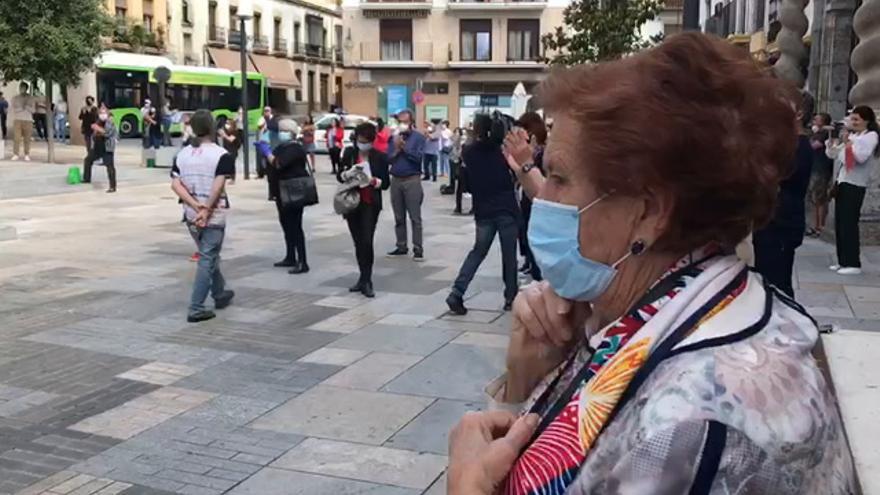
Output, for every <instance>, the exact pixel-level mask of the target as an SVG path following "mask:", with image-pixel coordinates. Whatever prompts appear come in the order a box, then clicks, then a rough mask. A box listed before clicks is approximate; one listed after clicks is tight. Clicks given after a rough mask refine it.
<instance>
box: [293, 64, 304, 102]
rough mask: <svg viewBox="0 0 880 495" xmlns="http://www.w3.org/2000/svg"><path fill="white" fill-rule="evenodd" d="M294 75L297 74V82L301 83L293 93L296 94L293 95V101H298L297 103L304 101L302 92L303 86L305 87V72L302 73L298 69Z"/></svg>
mask: <svg viewBox="0 0 880 495" xmlns="http://www.w3.org/2000/svg"><path fill="white" fill-rule="evenodd" d="M294 74H296V80H297V81H299V87H298V88H296V90H295V91H294V92H293V93H294V94H293V99H294V100H296V101H302V100H303V90H302V85H303V80H302V78H303V71H301V70H299V69H296V71H295V72H294Z"/></svg>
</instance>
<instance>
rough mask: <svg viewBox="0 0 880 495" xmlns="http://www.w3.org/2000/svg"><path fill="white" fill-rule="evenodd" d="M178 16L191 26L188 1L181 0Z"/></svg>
mask: <svg viewBox="0 0 880 495" xmlns="http://www.w3.org/2000/svg"><path fill="white" fill-rule="evenodd" d="M180 18H181V20H182V21H183V23H184V24H185V25H187V26H192V19H190V17H189V2H187V1H186V0H183V4H182V5H181V7H180Z"/></svg>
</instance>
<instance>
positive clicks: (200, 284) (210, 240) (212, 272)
mask: <svg viewBox="0 0 880 495" xmlns="http://www.w3.org/2000/svg"><path fill="white" fill-rule="evenodd" d="M186 225H187V228H188V229H189V233H190V235H192V238H193V240H194V241H196V245H197V246H198V247H199V263H198V265H197V266H196V279H195V282H193V290H192V298H191V299H190V303H189V313H190V314H193V313H197V312H199V311H204V310H205V299H207V298H208V293H209V292H210V293H211V296H212V297H213V298H214V299H217V296H219V295H220V294H222V293H223V291H224V290H225V289H226V281H225V280H224V279H223V274H222V273H220V249H221V248H222V247H223V236H224V235H225V233H226V228H225V227H207V228H204V229H200V228H198V227H196V226H195V225H193V224H191V223H188V222H187V224H186Z"/></svg>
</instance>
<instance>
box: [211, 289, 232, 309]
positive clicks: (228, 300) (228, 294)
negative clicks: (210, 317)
mask: <svg viewBox="0 0 880 495" xmlns="http://www.w3.org/2000/svg"><path fill="white" fill-rule="evenodd" d="M233 297H235V291H231V290H224V291H223V292H221V293H220V295H219V296H217V297H215V298H214V309H223V308H226V307H228V306H229V305H230V304H232V298H233Z"/></svg>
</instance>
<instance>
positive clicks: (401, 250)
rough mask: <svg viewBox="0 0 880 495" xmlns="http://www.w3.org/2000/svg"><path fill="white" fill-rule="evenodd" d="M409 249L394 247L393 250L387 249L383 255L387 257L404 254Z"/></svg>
mask: <svg viewBox="0 0 880 495" xmlns="http://www.w3.org/2000/svg"><path fill="white" fill-rule="evenodd" d="M407 253H409V251H407V250H406V248H395V249H394V251H389V252H388V254H386V255H385V256H387V257H389V258H395V257H397V256H406V255H407Z"/></svg>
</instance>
